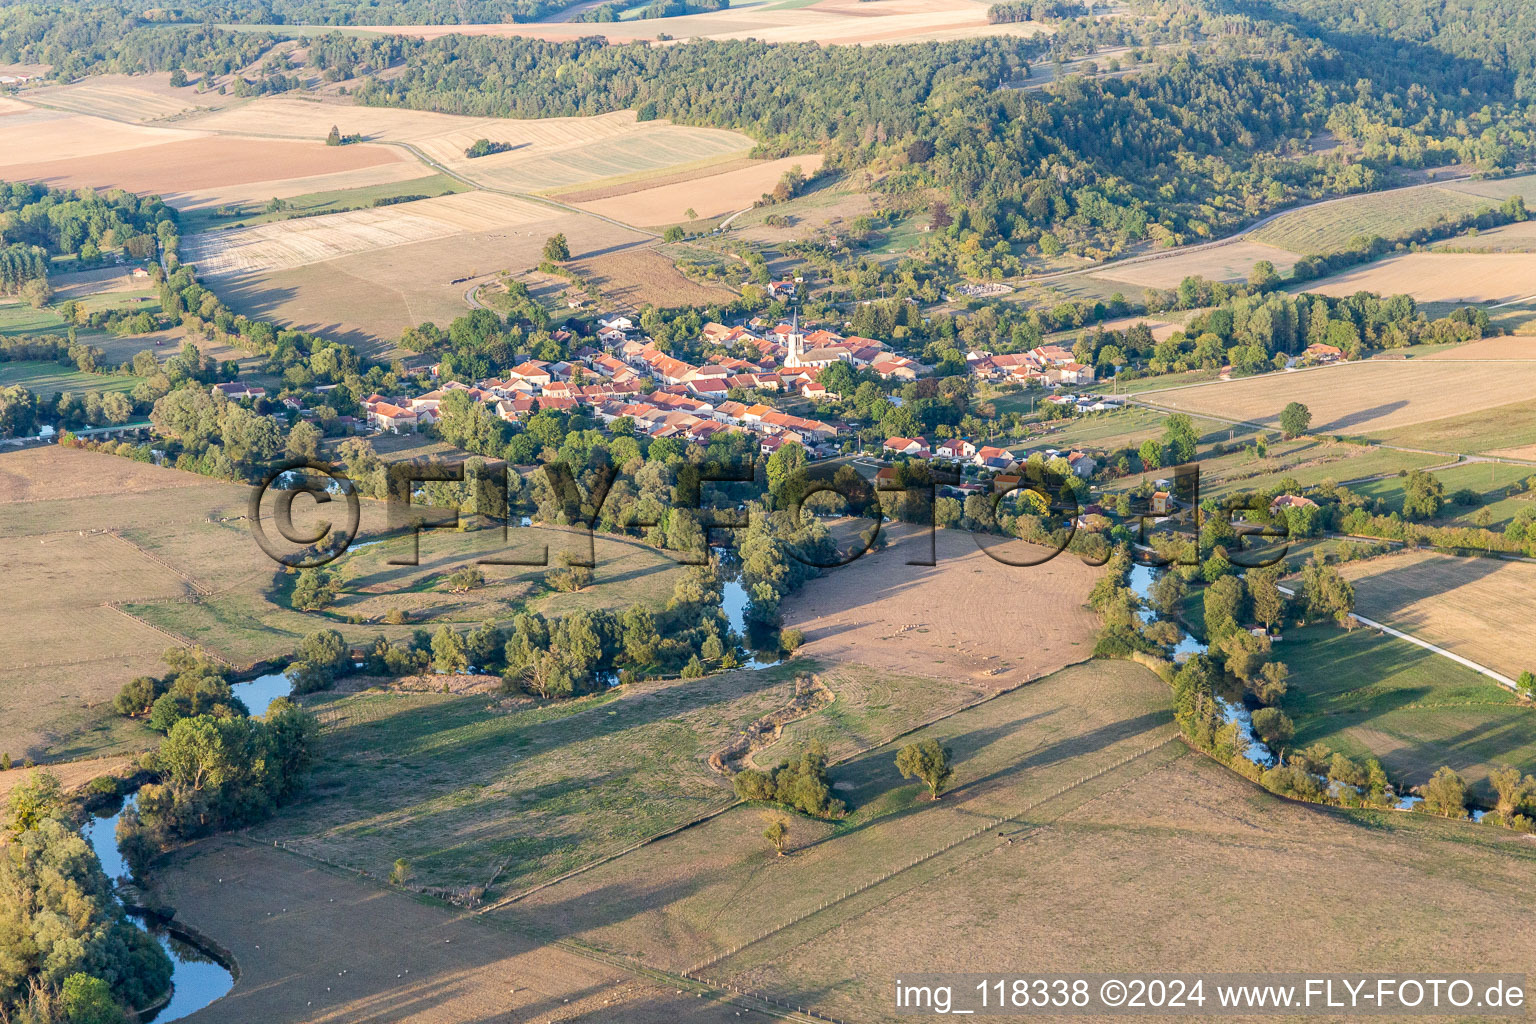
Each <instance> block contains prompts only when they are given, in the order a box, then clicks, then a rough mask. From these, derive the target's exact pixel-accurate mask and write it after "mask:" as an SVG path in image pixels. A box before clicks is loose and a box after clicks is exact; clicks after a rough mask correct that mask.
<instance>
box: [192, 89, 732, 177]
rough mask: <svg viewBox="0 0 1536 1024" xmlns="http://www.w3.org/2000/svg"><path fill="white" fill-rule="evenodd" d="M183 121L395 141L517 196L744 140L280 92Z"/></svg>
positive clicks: (621, 117)
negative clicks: (480, 146) (495, 148)
mask: <svg viewBox="0 0 1536 1024" xmlns="http://www.w3.org/2000/svg"><path fill="white" fill-rule="evenodd" d="M185 123H186V124H187V125H188V126H189V127H192V128H200V129H210V130H218V131H226V132H235V133H251V134H256V135H278V136H286V137H289V138H303V139H315V140H320V139H323V138H325V135H326V133H327V132H329V131H330V130H331V126H332V125H333V124H334V125H337V126H339V127H340V129H341V131H342V132H343V133H349V134H350V133H357V134H360V135H362V136H363V137H364V138H365V139H366V140H368V141H370V142H393V143H401V144H404V145H407V146H409V147H411V149H414V150H415V151H416V152H418V153H420V154H422V155H423V156H425V157H426V158H427V159H429V160H431V161H434V162H436V163H438V164H442V165H444V166H447V167H449V168H452V169H453V170H455V171H458V172H459V173H461V174H465V175H467V176H469V177H470V178H472V179H474V180H475V181H479V182H482V183H484V184H486V185H489V186H492V187H498V188H506V189H510V190H513V191H520V192H536V191H540V190H544V189H553V188H559V187H566V186H571V185H576V184H579V183H582V182H587V181H596V180H599V179H602V178H608V177H612V176H614V175H622V174H629V173H633V172H636V171H662V170H665V169H666V168H668V167H672V166H677V165H683V164H689V163H694V162H697V161H700V160H705V159H711V158H721V157H725V156H727V155H735V156H744V155H745V154H746V153H747V152H748V151H749V150H751V148H752V146H753V144H754V143H753V141H752V140H751V139H749V138H747V137H746V136H745V135H741V134H740V133H737V132H730V131H722V130H720V129H715V128H690V127H684V126H681V125H674V124H671V123H670V122H667V121H637V120H636V119H635V112H634V111H632V110H621V111H616V112H614V113H611V114H602V115H598V116H595V117H552V118H541V119H537V120H519V119H515V118H501V117H466V116H461V115H457V114H438V113H434V112H431V111H419V110H402V109H396V108H390V107H356V106H347V105H343V104H337V103H316V102H307V101H304V100H300V99H295V98H291V97H282V96H278V97H267V98H263V99H259V100H255V101H253V102H251V103H247V104H245V105H243V106H240V107H236V108H232V109H229V110H223V111H216V112H213V113H209V114H205V115H200V116H198V117H194V118H190V119H188V120H187V121H186V122H185ZM478 139H487V140H489V141H491V142H500V143H504V144H506V145H508V146H510V147H511V149H510V150H509V151H508V152H505V153H495V154H491V155H489V156H483V157H478V158H474V159H471V158H469V157H466V156H465V155H464V151H465V149H466V148H468V147H469V146H470V145H471V144H473V143H474V142H475V141H476V140H478ZM344 148H351V147H344ZM274 177H275V176H274Z"/></svg>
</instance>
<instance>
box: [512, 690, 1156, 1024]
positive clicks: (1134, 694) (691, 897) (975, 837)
mask: <svg viewBox="0 0 1536 1024" xmlns="http://www.w3.org/2000/svg"><path fill="white" fill-rule="evenodd" d="M943 685H944V684H942V683H931V684H930V686H936V687H942V686H943ZM1168 703H1169V694H1168V688H1167V686H1166V685H1164V684H1163V683H1162V681H1161V680H1159V679H1158V678H1157V677H1156V676H1154V675H1153V674H1152V673H1150V672H1148V671H1147V670H1145V669H1143V668H1141V667H1139V666H1136V665H1131V664H1127V663H1121V662H1093V663H1090V664H1087V665H1080V666H1075V667H1072V668H1069V669H1066V670H1064V671H1061V672H1058V673H1055V674H1053V675H1050V676H1047V677H1046V678H1044V679H1041V680H1038V681H1036V682H1034V683H1031V684H1030V685H1028V686H1024V687H1021V688H1019V689H1016V690H1013V691H1011V692H1009V693H1006V694H1004V695H1002V696H1000V697H997V698H995V699H993V700H989V701H986V702H984V703H981V704H978V705H976V706H974V707H971V708H969V709H966V710H963V711H960V712H958V713H956V714H953V715H950V716H949V717H946V718H942V719H940V720H938V721H935V722H933V723H932V724H930V725H927V726H924V727H922V728H920V729H918V730H917V731H916V732H914V733H912V734H910V735H909V736H904V737H902V738H900V739H897V740H895V741H893V742H892V743H889V744H885V745H881V746H877V747H873V748H868V749H865V750H863V751H861V752H859V753H857V754H855V755H854V756H852V757H850V758H848V759H846V760H843V761H840V762H839V763H837V764H835V765H833V766H832V767H831V768H830V770H829V776H830V778H831V781H832V784H833V786H834V791H835V793H836V795H837V796H838V797H840V798H841V799H843V800H845V801H847V802H848V804H849V814H848V816H847V817H846V818H844V819H842V820H839V821H837V822H824V821H818V820H814V819H810V818H806V817H804V816H801V815H790V816H789V829H790V840H789V846H790V849H791V854H790V856H788V857H786V858H779V857H775V856H774V854H773V851H772V850H771V849H770V848H769V846H768V844H767V843H766V842H764V841H763V838H762V836H761V834H760V833H761V832H762V827H763V826H762V820H761V817H760V813H759V811H758V810H757V809H754V808H750V807H741V808H736V809H733V810H731V811H730V812H728V813H726V814H724V815H721V816H719V817H716V818H713V819H711V820H709V821H707V822H705V823H703V824H701V825H698V826H695V827H693V828H690V829H686V830H684V831H682V832H678V833H676V834H674V835H671V836H668V837H667V838H665V839H663V840H660V841H659V842H656V843H653V844H651V845H649V846H646V847H643V848H641V849H639V850H635V851H633V852H631V853H627V854H625V855H624V856H622V857H620V858H618V859H617V860H614V861H610V862H608V863H606V864H601V865H599V866H597V867H594V868H593V869H591V870H589V871H587V872H585V873H583V874H580V875H577V876H576V877H574V878H571V879H568V880H566V881H562V882H559V883H557V884H556V885H554V886H551V887H549V888H546V889H543V890H541V891H539V892H536V893H534V894H532V895H530V896H528V897H527V898H525V899H523V900H521V901H519V902H517V903H513V904H511V905H510V906H508V907H506V908H504V909H502V910H499V911H496V912H495V915H494V916H496V917H498V918H500V919H503V920H505V921H506V922H507V923H508V924H509V926H514V927H523V928H529V929H535V930H540V931H542V930H548V929H556V928H558V929H563V934H568V935H571V936H572V937H574V938H576V939H577V940H578V941H581V942H584V943H588V944H591V945H594V946H596V947H598V948H600V949H605V950H609V951H614V952H618V951H623V952H625V953H629V954H630V955H636V956H639V957H640V959H641V961H642V962H643V963H645V964H646V965H648V966H656V967H662V968H664V969H669V970H680V969H687V968H689V967H690V966H693V965H695V964H697V963H699V962H701V961H704V960H707V959H713V958H715V957H718V956H720V955H722V954H724V953H726V952H728V951H729V950H731V949H732V948H734V947H736V946H738V945H739V944H740V943H742V942H744V941H746V940H748V939H750V938H751V937H753V936H754V935H756V934H758V933H760V932H762V931H764V930H765V929H770V928H776V927H781V926H790V929H791V930H790V931H789V932H787V933H785V934H786V941H785V943H784V945H780V944H779V942H778V940H777V938H774V939H770V942H771V943H772V948H773V949H775V950H780V951H782V950H784V949H785V947H787V946H790V945H792V944H793V942H794V941H798V940H799V933H798V932H795V931H794V930H793V928H794V926H795V923H796V922H802V921H805V920H806V917H807V915H811V916H810V918H809V921H811V922H814V921H816V920H818V918H819V917H820V915H818V914H817V908H818V907H819V906H820V905H821V904H822V903H823V902H824V901H826V900H828V899H835V898H836V897H838V896H839V895H840V894H842V893H843V892H845V891H846V890H848V889H850V888H853V887H857V886H862V885H865V884H866V883H870V882H876V881H877V880H878V879H880V878H881V877H882V876H885V875H887V874H888V873H890V872H892V871H896V872H898V873H897V874H896V876H895V878H894V879H892V880H891V881H890V882H889V883H886V884H885V885H876V886H875V888H874V889H873V890H872V891H871V893H870V894H869V896H868V897H855V898H854V899H853V900H852V901H849V902H850V903H851V904H852V905H854V906H858V907H860V908H862V909H864V910H866V911H867V910H868V909H870V907H871V903H870V902H869V899H870V898H873V899H875V900H878V899H879V898H880V896H881V895H882V894H884V895H885V896H886V897H887V898H888V897H889V895H890V894H892V893H895V892H900V891H902V890H903V889H906V888H908V887H910V886H912V885H916V884H921V882H922V881H924V880H928V879H932V878H933V877H935V875H936V874H938V873H941V872H942V871H944V870H945V869H946V868H947V867H949V866H951V865H953V864H954V863H955V862H956V861H957V860H961V859H963V858H964V856H965V855H966V854H968V853H974V852H976V851H979V850H987V849H991V848H994V847H995V846H997V845H998V840H997V839H996V838H994V837H995V836H996V834H997V833H998V832H999V831H1002V830H1010V831H1011V830H1012V829H1013V828H1014V827H1015V825H1016V822H1015V821H1012V820H1010V819H1015V818H1023V817H1025V816H1027V815H1029V814H1031V813H1032V812H1038V813H1042V814H1044V813H1047V810H1046V809H1047V808H1050V809H1051V810H1052V811H1054V812H1055V813H1061V812H1062V811H1064V810H1065V809H1066V808H1068V807H1072V806H1076V805H1079V804H1081V803H1082V802H1085V801H1088V800H1091V799H1093V798H1094V797H1095V796H1098V795H1100V794H1102V793H1105V792H1108V791H1110V790H1112V789H1113V788H1114V787H1115V786H1116V785H1117V784H1120V783H1122V782H1123V780H1124V779H1125V778H1127V777H1133V776H1134V775H1136V774H1138V773H1140V772H1146V771H1152V770H1154V769H1155V768H1156V767H1157V765H1159V764H1161V763H1164V762H1165V761H1166V759H1167V758H1168V757H1170V756H1174V755H1176V754H1177V753H1178V752H1179V751H1181V750H1182V747H1180V746H1179V745H1178V744H1177V743H1169V742H1167V741H1168V740H1170V739H1171V738H1172V736H1173V735H1174V731H1173V730H1174V727H1173V725H1172V723H1171V715H1170V712H1169V710H1168ZM832 706H833V707H836V703H834V704H833V705H832ZM817 717H818V716H812V717H811V718H807V719H803V720H802V721H801V722H799V723H797V724H796V725H794V726H792V727H791V728H790V729H789V730H786V738H785V739H784V740H781V741H780V742H779V743H778V744H777V745H775V746H772V747H769V748H768V749H767V750H765V751H764V752H762V753H760V754H759V755H758V756H757V760H758V762H759V763H762V762H769V763H771V762H772V761H773V760H774V759H777V758H779V757H787V756H789V755H790V754H792V753H793V742H795V741H796V740H798V739H800V738H801V737H802V736H804V735H807V734H808V732H807V730H810V731H814V730H815V729H816V728H817ZM928 738H934V739H937V740H939V741H940V742H942V743H944V744H945V745H946V746H949V747H951V748H952V749H953V751H954V764H955V776H954V779H953V782H952V784H951V786H950V788H949V789H948V791H947V792H946V793H945V794H944V795H943V798H942V799H941V800H939V801H938V802H937V803H934V802H932V801H930V800H929V799H928V798H927V795H926V794H927V791H926V789H925V788H924V787H923V786H922V784H921V783H918V782H916V781H915V780H912V781H906V780H903V779H902V778H901V776H900V774H899V773H898V772H897V771H896V768H895V765H894V763H893V762H894V759H895V755H896V750H897V749H898V747H899V746H900V745H902V744H905V743H907V742H911V741H913V740H922V739H928ZM1100 772H1102V773H1103V774H1102V775H1099V776H1098V777H1096V778H1091V779H1087V781H1084V780H1085V777H1088V776H1094V775H1095V774H1096V773H1100ZM967 836H971V837H972V838H971V839H970V840H969V841H968V842H965V841H964V840H965V837H967ZM957 840H961V841H962V842H961V844H960V845H959V846H957V847H955V848H954V849H953V850H951V851H949V852H948V853H940V854H939V855H938V856H937V857H935V858H934V859H933V860H930V861H927V862H925V863H924V864H922V865H919V866H918V867H916V868H911V869H909V870H903V869H908V866H909V865H911V863H912V861H913V860H914V858H918V857H922V856H924V855H927V854H934V853H936V852H937V851H940V850H943V849H944V848H945V847H947V846H949V845H950V844H952V843H954V842H956V841H957ZM836 912H837V908H833V909H832V910H830V911H827V912H824V913H836ZM788 936H794V937H793V938H789V937H788ZM823 952H825V947H824V948H823ZM840 957H841V954H840V956H839V959H840ZM731 964H732V961H729V960H728V961H727V962H726V964H725V965H723V967H721V968H712V969H710V970H709V972H708V973H710V974H712V975H717V976H718V975H722V974H730V973H731V972H730V971H729V970H728V968H730V967H731ZM780 991H781V992H786V991H787V992H790V993H792V995H791V998H795V999H800V998H804V999H806V1000H807V1001H810V999H811V997H810V996H809V995H806V996H803V997H802V996H801V994H800V993H801V992H802V991H804V990H800V989H798V988H793V987H792V988H789V989H783V990H780ZM858 1019H863V1017H862V1016H860V1017H859V1018H858Z"/></svg>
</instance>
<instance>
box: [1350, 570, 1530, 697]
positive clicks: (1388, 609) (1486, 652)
mask: <svg viewBox="0 0 1536 1024" xmlns="http://www.w3.org/2000/svg"><path fill="white" fill-rule="evenodd" d="M1340 571H1341V572H1342V573H1343V574H1344V575H1345V577H1347V578H1348V579H1349V580H1351V581H1352V582H1353V583H1354V585H1355V597H1356V604H1355V607H1356V609H1358V610H1359V612H1360V614H1362V615H1364V616H1366V617H1367V618H1372V619H1375V620H1376V621H1378V622H1385V623H1386V624H1387V625H1389V626H1392V627H1394V628H1395V629H1400V630H1402V631H1403V632H1404V633H1409V634H1411V635H1413V636H1416V637H1418V638H1419V639H1421V640H1427V641H1429V642H1430V643H1432V644H1435V645H1436V646H1438V647H1443V648H1445V649H1446V650H1448V651H1450V652H1452V653H1453V654H1459V655H1461V656H1462V657H1463V658H1467V659H1469V660H1471V661H1475V662H1477V663H1478V664H1479V665H1484V666H1486V667H1488V668H1491V669H1493V670H1494V671H1495V672H1500V673H1502V674H1503V675H1506V676H1508V677H1509V678H1510V679H1516V678H1518V677H1519V675H1520V673H1521V672H1526V671H1536V650H1532V649H1531V647H1530V646H1529V645H1528V644H1523V643H1520V642H1519V641H1518V640H1517V638H1518V637H1522V636H1528V635H1529V632H1530V628H1531V626H1530V624H1531V623H1532V622H1533V621H1536V565H1531V564H1528V563H1525V562H1506V561H1500V560H1498V559H1490V558H1457V557H1455V556H1452V555H1442V554H1436V553H1433V552H1427V551H1415V552H1406V553H1403V554H1399V555H1393V556H1391V557H1387V558H1373V559H1371V560H1370V561H1367V562H1358V563H1354V564H1347V565H1344V566H1342V567H1341V568H1340Z"/></svg>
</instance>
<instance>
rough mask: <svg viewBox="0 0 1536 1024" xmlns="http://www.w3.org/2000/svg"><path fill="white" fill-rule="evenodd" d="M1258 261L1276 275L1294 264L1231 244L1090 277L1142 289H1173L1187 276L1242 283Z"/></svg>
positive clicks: (1285, 255)
mask: <svg viewBox="0 0 1536 1024" xmlns="http://www.w3.org/2000/svg"><path fill="white" fill-rule="evenodd" d="M1260 260H1268V261H1269V262H1271V263H1273V264H1274V265H1275V270H1276V272H1278V273H1280V274H1288V273H1290V270H1291V268H1292V267H1294V266H1295V265H1296V254H1295V253H1292V252H1287V251H1286V250H1284V249H1278V248H1276V247H1275V246H1273V245H1263V244H1261V243H1258V242H1247V241H1243V242H1232V243H1229V244H1227V245H1214V246H1211V247H1210V248H1205V249H1201V250H1199V251H1197V252H1192V253H1189V254H1187V255H1181V256H1168V257H1165V258H1163V259H1156V260H1147V261H1145V262H1141V263H1132V264H1129V265H1128V266H1123V267H1122V266H1118V265H1116V264H1109V265H1108V266H1105V267H1103V268H1102V269H1100V270H1096V271H1094V276H1095V277H1100V278H1105V279H1107V280H1110V281H1120V282H1123V283H1125V284H1134V285H1139V286H1140V287H1143V288H1177V287H1178V286H1179V282H1181V281H1183V280H1184V279H1185V278H1186V277H1190V276H1195V277H1203V278H1205V279H1207V280H1210V281H1246V280H1248V273H1249V271H1251V270H1253V265H1254V264H1255V263H1258V262H1259V261H1260Z"/></svg>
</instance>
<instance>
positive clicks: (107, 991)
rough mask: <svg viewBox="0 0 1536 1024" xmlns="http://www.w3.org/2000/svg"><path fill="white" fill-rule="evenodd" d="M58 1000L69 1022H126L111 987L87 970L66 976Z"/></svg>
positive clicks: (102, 1023)
mask: <svg viewBox="0 0 1536 1024" xmlns="http://www.w3.org/2000/svg"><path fill="white" fill-rule="evenodd" d="M59 1003H60V1006H61V1008H62V1009H63V1011H64V1019H65V1020H66V1021H67V1022H68V1024H125V1022H126V1021H127V1019H128V1018H127V1015H126V1014H124V1013H123V1008H122V1007H121V1006H118V1005H117V1001H116V1000H115V999H113V998H112V987H111V986H110V985H108V984H107V983H106V982H105V981H102V980H101V979H100V978H93V977H91V976H90V975H89V974H83V973H76V974H71V975H70V976H69V977H67V978H65V979H64V987H63V989H62V990H60V992H59Z"/></svg>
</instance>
